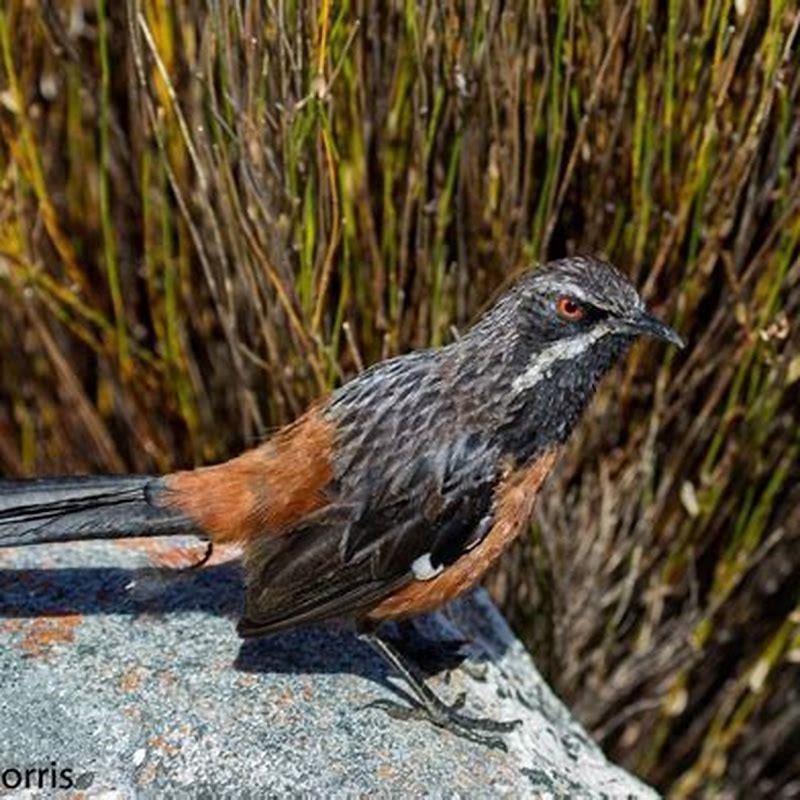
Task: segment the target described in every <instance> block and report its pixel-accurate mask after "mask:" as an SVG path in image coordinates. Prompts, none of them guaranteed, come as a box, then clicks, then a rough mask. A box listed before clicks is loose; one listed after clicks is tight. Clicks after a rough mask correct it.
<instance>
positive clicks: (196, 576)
mask: <svg viewBox="0 0 800 800" xmlns="http://www.w3.org/2000/svg"><path fill="white" fill-rule="evenodd" d="M176 548H177V549H176ZM187 548H190V549H189V550H187ZM189 552H194V553H195V554H196V553H197V545H196V543H192V542H191V540H186V541H176V540H171V541H169V542H163V541H162V542H157V541H151V542H142V543H127V544H120V543H82V544H75V545H69V546H64V545H61V546H49V545H44V546H39V547H32V548H26V549H18V550H0V643H1V644H2V649H1V650H0V779H2V780H3V781H5V788H6V789H14V788H15V787H14V786H13V784H14V783H16V782H17V777H20V778H21V781H20V786H19V787H16V791H17V793H18V792H19V790H20V789H21V788H22V787H23V786H24V785H25V783H26V782H27V783H28V785H29V786H32V787H33V791H31V792H27V793H26V794H27V795H28V796H51V795H52V794H53V793H54V792H53V785H54V784H55V786H56V787H58V786H59V783H60V782H61V781H63V780H64V779H65V776H64V775H63V774H62V771H63V770H69V771H70V772H69V773H68V776H69V779H70V781H71V782H72V784H73V790H76V789H81V790H83V791H84V796H88V797H95V796H109V795H108V794H107V793H108V792H109V791H111V792H113V793H114V794H112V795H111V796H117V797H161V796H164V795H165V794H167V795H169V796H192V797H197V796H208V797H212V796H213V797H218V796H232V797H248V796H252V797H264V796H284V795H290V796H297V795H304V796H308V795H310V796H321V797H324V796H335V797H339V796H354V795H365V794H374V795H378V796H387V797H390V796H403V797H407V796H414V797H416V796H433V797H490V796H491V797H493V796H511V797H543V798H544V797H614V798H616V797H633V798H648V797H655V796H656V795H655V793H654V792H653V791H652V790H651V789H650V788H648V787H646V786H645V785H643V784H642V783H640V782H639V781H637V780H636V779H635V778H633V777H631V776H630V775H629V774H627V773H626V772H625V771H624V770H622V769H620V768H619V767H617V766H614V765H613V764H610V763H609V762H608V761H607V760H606V758H605V757H604V756H603V754H602V753H601V751H600V750H599V749H598V748H597V746H596V745H595V744H594V743H593V742H592V741H591V740H590V739H589V737H588V736H587V734H586V732H585V731H584V730H583V729H582V728H581V727H580V726H579V725H578V724H577V723H576V722H575V721H574V720H573V719H572V717H571V716H570V714H569V712H568V710H567V709H566V708H565V707H564V705H563V704H562V703H561V702H560V701H559V700H558V699H557V698H556V696H555V695H554V694H553V692H552V691H551V690H550V688H549V687H548V686H547V684H546V683H545V682H544V681H543V680H542V678H541V676H540V675H539V673H538V672H537V671H536V668H535V667H534V664H533V661H532V660H531V658H530V656H529V655H528V654H527V652H526V651H525V650H524V648H523V647H522V645H521V644H520V643H519V642H518V641H517V640H516V639H515V638H514V636H513V634H512V633H511V631H510V630H509V628H508V626H507V625H506V623H505V621H504V620H503V618H502V616H501V615H500V614H499V612H498V611H497V610H496V609H495V607H494V606H493V605H492V603H491V601H490V600H489V599H488V597H487V595H486V594H485V593H484V592H482V591H478V592H475V593H473V594H472V595H471V596H470V597H468V598H466V599H464V600H462V601H459V602H457V603H455V604H453V605H452V607H451V608H449V609H448V610H447V612H446V613H442V614H437V615H433V616H431V617H428V618H426V619H425V620H423V621H422V623H421V624H420V625H419V629H420V631H421V633H422V636H424V637H425V638H427V639H433V640H446V639H450V640H468V641H469V642H470V644H469V645H467V646H466V648H465V649H466V652H467V653H468V657H467V659H466V661H465V662H464V663H463V664H462V665H461V666H460V667H459V668H458V669H455V670H453V671H451V672H449V673H447V672H443V673H440V674H439V675H436V676H435V677H433V678H431V686H432V687H433V688H434V689H435V690H436V691H437V692H438V693H439V695H440V696H441V697H443V698H445V699H454V698H455V697H456V696H457V695H458V694H459V693H460V692H462V691H463V692H466V693H467V698H468V700H467V707H466V710H467V712H471V713H473V714H475V715H480V716H490V717H492V718H494V719H506V720H508V719H521V720H522V721H523V724H522V725H521V726H520V727H519V728H518V729H517V730H516V731H514V732H513V733H511V734H507V735H505V736H504V739H505V741H506V742H507V745H508V753H503V752H500V751H497V750H491V749H488V748H486V747H483V746H481V745H476V744H473V743H471V742H468V741H464V740H463V739H460V738H457V737H455V736H453V735H452V734H450V733H448V732H446V731H443V730H440V729H438V728H434V727H432V726H431V725H429V724H427V723H425V722H420V721H401V720H397V719H395V718H393V717H391V716H389V715H388V714H387V713H386V712H385V711H384V710H382V709H380V708H374V707H370V703H372V702H373V701H375V700H378V699H383V700H384V701H386V700H391V701H394V702H404V701H403V700H402V695H401V694H398V691H397V689H399V690H400V691H402V688H403V687H402V684H398V683H397V681H396V680H395V678H394V677H393V676H391V675H389V674H388V673H387V670H386V668H385V667H384V665H383V664H382V662H381V661H380V659H379V658H378V657H377V656H376V655H374V654H373V653H372V651H371V650H370V649H369V647H367V646H366V645H365V644H363V643H362V642H360V641H359V640H358V639H356V638H355V637H354V636H353V634H352V633H349V632H348V631H346V630H339V629H335V628H327V629H322V628H313V629H308V630H302V631H297V632H292V633H288V634H285V635H280V636H275V637H272V638H269V639H262V640H256V641H249V642H244V643H243V642H242V641H240V640H239V639H238V638H237V636H236V632H235V629H234V620H235V618H236V616H237V614H238V611H239V606H240V601H241V576H240V573H239V569H238V566H237V564H236V563H235V562H234V561H228V562H223V563H212V564H211V565H209V566H207V567H205V568H204V569H202V570H196V571H191V570H188V571H181V572H178V571H176V570H175V569H174V567H175V566H176V565H177V564H178V563H186V562H187V561H188V560H190V559H189V557H187V553H189ZM176 554H177V555H176ZM158 565H160V566H158ZM36 769H41V770H42V772H41V773H36V774H34V773H33V772H31V770H36ZM26 770H27V771H29V772H28V776H27V777H26V776H25V775H24V773H25V771H26ZM39 784H41V790H39ZM0 785H2V784H0ZM3 791H4V790H3V789H0V794H3Z"/></svg>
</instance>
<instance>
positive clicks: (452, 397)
mask: <svg viewBox="0 0 800 800" xmlns="http://www.w3.org/2000/svg"><path fill="white" fill-rule="evenodd" d="M565 295H566V296H568V297H570V298H572V299H574V300H575V301H577V302H579V303H580V304H581V305H582V307H583V309H584V310H585V317H584V319H582V320H579V321H575V322H572V321H569V320H565V319H564V318H562V317H561V316H559V313H558V310H557V303H558V301H559V298H562V297H563V296H565ZM645 320H646V321H647V322H648V324H649V325H650V326H651V327H652V326H653V325H656V326H657V325H658V323H656V322H655V321H653V319H652V318H651V317H649V316H647V315H646V314H645V307H644V303H643V302H642V300H641V299H640V297H639V295H638V294H637V292H636V290H635V289H634V288H633V286H632V285H631V284H630V283H629V282H628V281H627V280H626V279H625V278H624V277H623V276H622V275H621V274H620V273H619V272H618V271H617V270H616V269H615V268H614V267H612V266H611V265H609V264H607V263H605V262H602V261H599V260H596V259H592V258H583V257H582V258H569V259H563V260H560V261H554V262H552V263H550V264H547V265H546V266H544V267H542V268H540V269H536V270H532V271H530V272H528V273H526V274H525V275H524V276H523V277H522V278H521V279H520V280H519V281H518V283H517V284H516V285H515V286H514V287H513V288H512V289H510V290H509V291H508V292H507V293H506V294H505V295H504V296H503V297H502V298H501V299H500V300H499V301H498V303H497V304H496V305H495V306H494V307H493V308H492V309H491V310H490V311H489V312H488V313H487V314H486V315H485V316H484V317H483V318H482V319H481V320H480V321H479V322H478V323H477V324H476V325H475V326H474V327H473V328H472V329H471V330H470V331H468V332H467V333H466V334H465V335H464V336H463V337H462V338H460V339H458V340H457V341H455V342H453V343H452V344H450V345H448V346H446V347H442V348H439V349H433V350H425V351H421V352H415V353H411V354H409V355H405V356H400V357H399V358H394V359H391V360H389V361H386V362H384V363H381V364H378V365H376V366H375V367H373V368H371V369H369V370H367V371H366V372H364V373H363V374H362V375H360V376H359V377H357V378H356V379H355V380H353V381H351V382H350V383H348V384H347V385H345V386H343V387H342V388H341V389H339V390H338V391H336V392H335V393H334V394H333V396H332V397H331V398H330V400H329V401H328V402H327V404H326V405H325V406H324V408H323V410H322V414H323V415H324V417H325V418H326V419H327V420H329V421H330V422H331V423H332V425H333V426H334V428H335V430H336V444H335V448H334V453H335V457H334V460H333V468H334V480H333V481H332V483H331V485H330V486H329V487H328V490H327V493H328V499H329V501H330V502H329V505H327V506H325V507H324V508H323V509H322V510H320V511H319V512H316V513H315V514H314V516H313V518H309V519H305V520H303V521H301V523H300V524H299V525H298V526H297V527H296V528H295V529H293V530H292V531H291V532H289V533H286V534H284V535H282V536H280V537H277V538H271V539H267V538H265V539H263V540H261V541H260V542H258V543H257V545H256V547H255V548H254V549H253V550H252V551H251V553H250V555H249V563H248V574H249V575H250V576H251V585H250V591H249V592H248V601H247V608H246V614H245V621H244V622H243V623H242V631H243V633H245V634H252V633H259V632H264V631H268V630H277V629H279V628H282V627H287V626H292V625H296V624H298V623H302V622H307V621H311V620H318V619H324V618H327V617H333V616H339V615H351V614H358V613H359V612H360V611H364V610H365V609H368V608H369V607H370V606H372V605H374V604H375V603H377V602H378V601H379V600H381V599H382V598H383V597H385V596H387V595H388V594H390V593H391V592H392V591H395V590H396V589H397V588H398V587H400V586H402V585H404V584H407V583H408V582H409V581H412V580H414V579H415V577H418V576H419V574H420V573H419V572H418V571H417V573H416V575H415V565H417V566H418V565H419V564H423V565H424V567H425V569H427V568H428V567H429V566H430V567H431V568H432V569H433V570H434V571H436V570H437V569H438V568H440V567H442V566H444V567H446V566H447V565H449V564H452V563H453V562H455V561H456V560H457V559H458V558H459V557H460V556H461V555H462V554H464V553H465V552H466V551H468V550H469V549H470V548H472V547H474V546H475V545H476V544H477V543H478V542H479V541H480V539H481V537H483V536H485V535H486V533H487V532H488V530H489V528H490V526H491V521H492V516H493V503H494V500H495V493H496V490H497V487H498V485H499V484H500V482H501V480H502V479H503V476H504V475H506V474H507V473H508V472H509V471H510V470H514V469H518V468H520V467H523V466H524V465H527V464H530V463H532V462H533V461H535V460H536V458H537V457H538V456H540V455H541V454H542V453H543V452H544V451H545V450H548V449H550V448H553V447H555V446H557V445H560V444H561V443H562V442H564V441H565V439H566V438H567V437H568V436H569V434H570V432H571V431H572V429H573V427H574V426H575V424H576V422H577V420H578V417H579V415H580V413H581V411H582V410H583V408H584V407H585V405H586V403H587V402H588V400H589V399H590V397H591V395H592V393H593V391H594V389H595V386H596V385H597V383H598V381H599V380H600V378H601V377H602V376H603V375H604V374H605V373H606V372H607V371H608V369H609V368H610V367H611V366H612V364H613V363H614V362H615V361H616V360H617V358H618V357H619V356H620V355H621V354H622V353H623V352H624V351H625V350H626V349H627V347H628V346H629V345H630V343H631V342H632V341H633V339H634V338H635V337H636V336H637V335H638V334H640V333H642V332H643V331H644V328H643V327H642V326H643V325H644V322H643V321H645ZM637 326H638V327H637ZM662 328H664V330H662V331H660V332H659V333H658V335H662V336H666V334H665V333H664V331H665V330H668V329H666V328H665V327H664V326H662ZM649 332H655V331H654V330H651V331H649ZM672 336H673V337H674V336H675V335H674V334H672ZM420 559H423V561H422V562H421V561H420ZM431 574H433V573H431Z"/></svg>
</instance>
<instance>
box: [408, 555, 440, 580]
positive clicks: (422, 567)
mask: <svg viewBox="0 0 800 800" xmlns="http://www.w3.org/2000/svg"><path fill="white" fill-rule="evenodd" d="M442 570H444V564H439V566H438V567H434V566H433V563H432V562H431V554H430V553H425V555H424V556H420V557H419V558H417V559H415V560H414V562H413V563H412V564H411V571H412V572H413V573H414V577H415V578H416V579H417V580H418V581H429V580H430V579H431V578H435V577H436V576H437V575H439V574H440V573H441V572H442Z"/></svg>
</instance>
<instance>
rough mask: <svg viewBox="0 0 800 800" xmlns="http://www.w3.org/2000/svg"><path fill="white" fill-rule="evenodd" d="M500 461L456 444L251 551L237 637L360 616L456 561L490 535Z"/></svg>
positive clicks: (424, 455)
mask: <svg viewBox="0 0 800 800" xmlns="http://www.w3.org/2000/svg"><path fill="white" fill-rule="evenodd" d="M497 479H498V476H497V457H496V454H495V453H493V452H491V450H490V445H489V442H488V439H486V438H482V437H480V436H476V435H474V434H473V435H470V436H466V435H464V436H459V437H456V438H454V439H452V440H451V441H449V442H445V443H442V444H439V445H438V446H437V447H436V449H435V452H431V451H423V452H421V453H419V454H417V455H416V456H415V457H414V458H413V459H411V460H410V461H409V462H408V463H407V464H406V465H405V466H404V469H403V471H402V474H393V475H392V477H391V480H387V479H385V478H384V477H383V476H377V475H375V476H372V477H371V478H370V479H368V480H366V481H361V491H360V495H359V496H348V497H347V498H334V499H333V501H332V502H331V503H330V504H329V505H327V506H326V507H324V508H322V509H320V510H319V511H317V512H315V513H314V514H312V515H310V516H309V517H307V518H306V519H304V520H303V522H302V523H300V524H299V525H298V526H297V527H296V528H294V529H293V530H291V531H288V532H286V533H285V534H284V535H282V536H279V537H274V538H267V537H264V538H262V539H259V540H258V541H254V542H252V543H251V545H250V546H249V548H248V552H247V557H246V560H245V563H246V570H247V600H246V607H245V614H244V617H243V619H242V621H241V623H240V627H239V630H240V633H241V634H242V635H243V636H252V635H257V634H261V633H267V632H270V631H275V630H279V629H282V628H287V627H292V626H295V625H299V624H304V623H308V622H313V621H319V620H323V619H328V618H331V617H337V616H345V615H351V614H357V613H359V612H360V611H363V610H365V609H367V608H369V607H371V606H373V605H374V604H375V603H377V602H378V601H379V600H381V599H382V598H384V597H386V596H388V595H389V594H390V593H392V592H393V591H395V590H396V589H397V588H399V587H400V586H402V585H405V584H407V583H409V582H410V581H412V580H414V579H415V578H416V579H422V580H424V579H425V578H426V576H427V575H426V573H427V574H430V575H433V574H435V573H436V572H437V571H438V570H439V569H440V568H443V567H446V566H447V565H449V564H451V563H452V562H454V561H455V560H456V559H457V558H458V557H459V556H460V555H462V554H463V553H464V552H466V551H467V550H468V549H470V548H471V547H472V546H474V545H475V544H477V543H478V541H480V539H481V537H482V536H484V535H485V534H486V532H487V531H488V530H489V527H490V526H489V521H490V519H491V516H492V501H493V496H494V490H495V486H496V483H497Z"/></svg>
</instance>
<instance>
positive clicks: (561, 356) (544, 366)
mask: <svg viewBox="0 0 800 800" xmlns="http://www.w3.org/2000/svg"><path fill="white" fill-rule="evenodd" d="M610 333H613V329H612V328H611V327H609V326H608V325H602V324H601V325H596V326H595V327H594V328H592V329H591V330H590V331H587V332H586V333H582V334H580V335H579V336H573V337H571V338H569V339H562V340H560V341H557V342H555V343H554V344H551V345H550V347H546V348H545V349H544V350H542V351H541V352H540V353H536V354H535V355H534V356H533V358H531V360H530V361H529V362H528V366H527V367H526V368H525V371H524V372H522V373H521V374H519V375H517V377H516V378H515V379H514V383H512V384H511V388H512V389H513V391H514V392H515V393H519V392H521V391H523V390H525V389H532V388H533V387H534V386H536V384H537V383H539V381H541V380H544V379H545V378H547V377H548V375H549V370H550V367H552V366H553V364H555V363H556V362H558V361H564V360H565V359H568V358H575V357H576V356H579V355H581V354H582V353H585V352H586V351H587V350H588V349H589V348H590V347H591V346H592V345H593V344H594V343H595V342H597V341H598V340H599V339H602V338H603V337H604V336H608V334H610Z"/></svg>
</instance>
